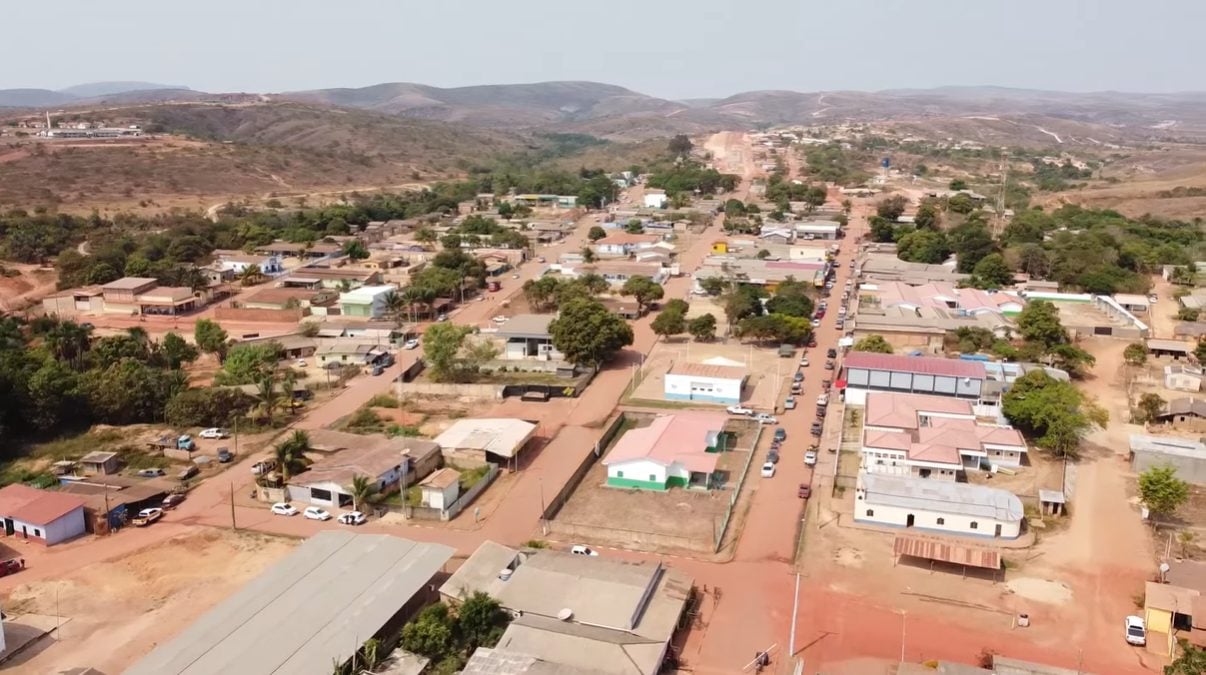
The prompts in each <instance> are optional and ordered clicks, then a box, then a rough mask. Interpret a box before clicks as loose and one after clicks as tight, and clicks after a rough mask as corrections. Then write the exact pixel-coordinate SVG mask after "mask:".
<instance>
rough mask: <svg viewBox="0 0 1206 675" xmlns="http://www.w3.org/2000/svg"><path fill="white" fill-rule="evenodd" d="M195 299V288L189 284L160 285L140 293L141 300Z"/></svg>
mask: <svg viewBox="0 0 1206 675" xmlns="http://www.w3.org/2000/svg"><path fill="white" fill-rule="evenodd" d="M192 299H193V289H191V288H189V287H188V286H158V287H156V288H152V289H150V290H148V291H146V292H145V293H139V294H138V300H139V302H183V301H185V300H192Z"/></svg>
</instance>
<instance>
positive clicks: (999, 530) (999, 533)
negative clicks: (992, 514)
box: [994, 523, 1001, 537]
mask: <svg viewBox="0 0 1206 675" xmlns="http://www.w3.org/2000/svg"><path fill="white" fill-rule="evenodd" d="M994 536H997V537H999V536H1001V524H1000V523H997V533H996V534H995V535H994Z"/></svg>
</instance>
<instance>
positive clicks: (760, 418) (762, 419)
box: [754, 413, 779, 424]
mask: <svg viewBox="0 0 1206 675" xmlns="http://www.w3.org/2000/svg"><path fill="white" fill-rule="evenodd" d="M754 421H755V422H757V423H758V424H778V423H779V420H777V419H775V416H774V415H768V414H766V413H758V414H757V415H755V416H754Z"/></svg>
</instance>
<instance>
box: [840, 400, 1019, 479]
mask: <svg viewBox="0 0 1206 675" xmlns="http://www.w3.org/2000/svg"><path fill="white" fill-rule="evenodd" d="M1026 451H1027V449H1026V441H1025V439H1024V438H1022V434H1021V433H1020V432H1018V430H1017V429H1014V428H1012V427H1008V426H1002V425H992V424H981V423H979V422H978V421H977V420H976V415H975V411H974V409H973V408H972V402H971V401H968V400H966V399H957V398H948V397H944V396H921V395H916V394H894V393H889V392H871V393H869V394H867V404H866V408H865V409H864V412H863V431H862V449H861V456H862V462H861V465H862V469H863V470H864V471H867V472H869V473H876V474H883V475H891V476H911V477H914V478H934V479H937V480H946V481H954V480H956V479H958V478H960V477H962V476H963V474H964V472H966V471H967V470H979V469H980V468H981V466H982V465H984V464H985V463H987V464H992V465H997V466H1007V467H1018V466H1021V465H1022V458H1023V457H1025V456H1026Z"/></svg>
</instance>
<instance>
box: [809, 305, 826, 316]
mask: <svg viewBox="0 0 1206 675" xmlns="http://www.w3.org/2000/svg"><path fill="white" fill-rule="evenodd" d="M812 316H813V318H816V319H824V318H825V308H824V307H822V308H820V309H818V310H817V311H816V312H813V315H812Z"/></svg>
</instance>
